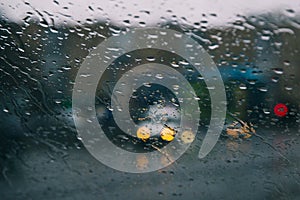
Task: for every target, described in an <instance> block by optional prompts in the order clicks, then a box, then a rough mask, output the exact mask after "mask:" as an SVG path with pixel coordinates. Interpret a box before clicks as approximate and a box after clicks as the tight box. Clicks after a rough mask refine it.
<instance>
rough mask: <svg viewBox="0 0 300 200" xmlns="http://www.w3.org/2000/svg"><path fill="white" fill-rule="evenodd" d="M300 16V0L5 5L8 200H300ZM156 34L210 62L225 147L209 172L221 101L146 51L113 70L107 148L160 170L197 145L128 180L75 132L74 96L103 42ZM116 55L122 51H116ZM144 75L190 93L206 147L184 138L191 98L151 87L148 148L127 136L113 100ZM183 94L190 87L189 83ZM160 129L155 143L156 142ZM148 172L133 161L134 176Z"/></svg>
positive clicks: (180, 62)
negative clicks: (199, 50) (147, 68)
mask: <svg viewBox="0 0 300 200" xmlns="http://www.w3.org/2000/svg"><path fill="white" fill-rule="evenodd" d="M299 11H300V5H299V3H297V2H296V1H280V0H277V1H264V2H260V1H251V2H250V1H249V2H248V3H241V2H240V3H238V2H237V1H228V2H227V3H222V2H220V1H217V2H216V3H208V2H205V1H193V0H191V1H186V2H183V1H177V0H176V1H166V2H165V1H158V3H156V4H152V3H145V2H144V3H141V2H140V1H135V0H130V1H125V2H122V1H103V2H101V3H100V2H97V1H92V0H89V1H79V0H76V1H56V0H55V1H52V2H51V1H49V2H47V3H46V2H44V3H42V2H41V1H35V0H31V1H20V2H12V1H8V0H1V1H0V13H1V18H0V49H1V50H0V94H1V95H0V119H1V121H0V172H1V173H0V195H1V199H83V198H85V199H126V198H128V199H129V198H130V199H141V198H144V199H199V198H200V199H299V198H300V190H299V188H300V182H299V180H300V171H299V167H300V162H299V153H300V144H299V139H300V126H299V125H300V114H299V109H300V105H299V102H300V94H299V89H300V82H299V79H300V56H299V55H300V53H299V47H300V39H299V38H300V16H299V14H298V13H299ZM150 27H152V28H153V27H154V28H163V29H172V30H176V31H178V32H180V33H183V34H185V35H187V36H189V37H191V38H193V39H194V40H195V41H197V42H198V43H199V44H200V45H201V46H202V47H203V48H204V49H205V50H206V51H207V52H208V54H209V55H210V58H211V59H212V60H213V61H214V63H215V64H216V66H217V67H218V70H219V71H220V74H221V77H222V79H223V82H224V87H225V92H226V99H227V105H226V107H227V115H226V120H225V124H224V127H223V131H222V133H221V136H220V138H219V140H218V142H217V144H216V146H215V147H214V148H213V150H212V151H211V152H210V153H209V154H208V155H207V156H206V157H205V158H202V159H199V158H198V153H199V149H200V147H201V145H202V142H203V138H204V137H205V134H206V131H207V129H208V127H209V123H210V119H211V112H212V107H211V101H212V100H211V97H210V91H214V88H211V87H208V86H207V85H206V82H205V81H204V79H205V78H204V77H202V76H201V74H199V73H197V70H195V68H194V67H193V66H192V64H191V63H190V62H188V59H186V58H183V57H182V56H180V55H177V54H175V53H174V52H167V51H163V50H157V49H154V50H153V49H139V50H136V51H131V52H129V53H126V54H124V55H121V56H118V57H115V58H114V62H113V63H112V64H111V65H110V66H109V68H108V70H106V71H105V73H104V74H105V75H104V76H103V78H102V79H101V80H100V81H99V84H98V86H97V91H96V97H95V110H96V116H97V120H98V121H99V124H100V125H101V127H102V128H103V130H105V133H106V135H107V137H108V138H109V140H111V142H112V143H113V144H114V145H116V146H118V147H119V148H122V149H124V150H127V151H129V152H158V153H160V154H161V155H162V158H163V159H162V160H161V162H169V161H170V159H172V158H171V157H170V156H169V155H168V154H167V153H165V152H164V151H163V150H162V148H163V147H165V146H168V145H172V142H173V140H174V141H175V140H177V139H178V140H179V141H181V142H183V143H185V144H190V143H191V146H190V147H189V148H188V150H187V151H186V152H185V153H184V154H183V155H182V156H181V157H180V158H179V159H178V160H175V161H174V162H173V161H172V162H173V163H172V164H171V165H169V166H167V167H165V168H163V169H160V170H157V171H154V172H149V173H136V174H132V173H127V172H121V171H117V170H114V169H112V168H110V167H108V166H106V165H104V164H102V163H101V162H99V161H98V160H96V159H95V158H94V157H93V156H92V155H91V154H90V153H89V151H88V150H87V148H86V146H85V145H84V144H83V142H82V138H80V137H79V136H78V133H77V131H76V127H75V124H74V119H73V114H74V113H72V92H73V87H74V84H75V78H76V75H77V72H78V70H79V68H80V66H81V65H82V63H83V61H84V60H85V58H86V57H87V56H88V54H89V53H90V52H91V51H92V50H93V49H95V48H96V47H97V46H98V45H99V44H100V43H101V42H103V41H104V40H105V39H107V38H109V37H112V36H118V35H122V34H124V33H125V32H127V31H129V30H132V29H133V28H150ZM162 34H163V33H162ZM149 37H154V38H155V37H156V36H155V35H149ZM134 40H135V38H132V41H134ZM178 40H180V35H178ZM122 42H124V43H125V42H128V41H120V43H121V44H122ZM172 42H174V44H176V42H177V41H176V40H174V41H172ZM178 48H189V47H188V46H180V47H178ZM108 51H113V52H121V50H120V49H117V48H115V47H114V46H111V47H108ZM116 54H117V53H116ZM147 63H148V64H149V63H150V64H151V63H158V64H164V65H167V66H169V67H171V68H172V69H175V70H177V71H178V72H180V73H181V74H183V75H184V77H185V79H186V80H188V82H189V83H190V85H191V86H192V87H193V89H194V91H195V94H196V97H195V100H196V101H197V102H198V105H199V108H200V111H201V113H200V122H199V125H198V131H197V134H196V133H192V132H184V133H185V134H186V135H184V134H182V135H180V134H179V133H177V132H178V131H177V128H178V127H179V126H180V120H182V119H181V118H180V115H181V114H182V112H183V111H182V110H181V105H180V102H181V99H180V98H177V97H176V94H174V93H172V91H171V90H169V89H168V88H166V87H164V86H160V85H159V84H155V83H154V84H153V83H152V84H151V83H148V82H145V83H144V85H143V86H142V87H139V88H138V89H137V90H136V91H134V92H133V94H132V96H131V97H130V100H129V101H128V102H129V110H130V112H129V113H130V116H131V118H132V120H133V121H134V122H135V123H136V124H137V126H138V127H143V129H139V130H140V131H141V132H139V134H140V135H139V134H138V133H137V132H133V133H131V134H127V133H126V132H125V131H122V130H121V129H120V128H118V122H115V121H114V117H113V113H112V112H113V108H112V106H111V103H110V102H111V99H110V98H111V96H112V93H113V88H114V86H115V85H116V83H117V81H118V80H119V79H120V78H121V76H122V75H123V74H126V73H127V72H128V73H129V72H130V71H131V70H133V68H135V67H136V66H139V65H142V64H147ZM99 69H100V67H99ZM149 74H150V73H149ZM149 74H148V75H149ZM81 76H84V77H90V76H92V74H81ZM146 76H147V73H146V75H145V77H146ZM155 78H156V79H157V80H165V79H166V80H168V79H167V78H170V77H166V76H164V75H163V74H160V73H157V74H156V75H155ZM126 84H128V83H126V82H125V83H124V85H125V87H126ZM129 86H130V85H128V87H129ZM173 86H174V87H173V89H174V91H176V90H177V91H178V90H179V91H180V89H181V88H182V87H181V83H180V82H179V83H178V85H173ZM116 92H120V93H121V92H122V91H116ZM187 92H189V91H187ZM185 111H186V112H192V111H191V110H185ZM195 112H196V111H195ZM84 120H89V119H84ZM150 130H151V131H153V130H156V131H155V134H152V135H151V136H150V135H149V136H148V131H149V132H150ZM160 130H164V131H165V132H159V131H160ZM149 137H150V139H149ZM194 138H195V140H194ZM193 140H194V141H193ZM92 142H95V141H92ZM174 151H176V149H174ZM110 159H112V160H113V159H114V158H113V157H111V158H110ZM149 162H150V161H149V160H148V158H147V157H144V156H137V158H136V167H137V168H145V167H147V165H149Z"/></svg>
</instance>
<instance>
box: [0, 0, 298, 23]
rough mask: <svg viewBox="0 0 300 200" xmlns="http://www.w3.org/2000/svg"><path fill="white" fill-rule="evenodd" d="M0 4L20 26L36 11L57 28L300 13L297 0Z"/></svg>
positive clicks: (9, 0) (17, 0) (12, 0)
mask: <svg viewBox="0 0 300 200" xmlns="http://www.w3.org/2000/svg"><path fill="white" fill-rule="evenodd" d="M0 2H1V6H0V9H1V14H2V16H3V17H4V18H7V19H8V20H9V21H14V22H18V23H22V19H24V18H25V17H26V16H28V12H31V13H33V15H32V18H35V19H36V20H41V17H39V14H38V12H37V11H39V12H40V13H41V14H43V15H44V17H43V18H44V19H45V20H46V21H48V22H50V21H51V20H50V18H51V16H49V15H48V14H50V15H52V18H53V19H54V22H55V24H57V25H58V24H61V23H64V22H66V23H68V24H75V23H76V21H78V20H80V21H82V22H84V21H85V20H86V19H87V18H91V19H93V20H95V19H97V20H99V21H102V20H105V19H109V20H110V22H111V23H113V24H118V25H124V22H123V21H124V20H129V21H130V22H131V24H133V25H137V24H138V22H140V21H143V22H145V23H146V25H153V24H156V23H158V22H161V17H164V18H166V19H170V18H171V16H172V15H176V16H177V17H178V18H181V17H184V18H186V20H187V21H184V20H181V22H182V23H194V22H199V21H200V20H203V19H204V18H203V16H202V15H203V14H206V16H207V17H206V20H207V21H208V26H226V25H228V23H230V22H233V21H235V20H236V19H237V17H236V16H237V15H238V14H239V15H245V16H248V15H257V14H262V13H268V12H274V11H276V12H280V13H282V14H288V12H286V10H287V9H293V10H294V11H295V12H299V11H300V1H296V0H249V1H246V0H125V1H121V0H111V1H108V0H54V1H53V0H25V1H22V0H0ZM24 2H28V3H29V4H30V5H26V4H25V3H24ZM55 2H57V3H55ZM153 2H156V3H153ZM145 11H147V12H145ZM170 11H171V12H170ZM148 12H150V14H148ZM46 13H48V14H46ZM209 14H216V15H217V16H216V17H215V16H213V15H209ZM134 16H139V18H135V17H134Z"/></svg>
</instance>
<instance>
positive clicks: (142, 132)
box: [136, 126, 150, 142]
mask: <svg viewBox="0 0 300 200" xmlns="http://www.w3.org/2000/svg"><path fill="white" fill-rule="evenodd" d="M136 136H137V137H138V138H139V139H141V140H143V141H144V142H145V141H146V140H148V139H149V138H150V129H149V128H147V127H146V126H142V127H140V128H139V129H138V130H137V131H136Z"/></svg>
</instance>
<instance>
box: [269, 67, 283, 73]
mask: <svg viewBox="0 0 300 200" xmlns="http://www.w3.org/2000/svg"><path fill="white" fill-rule="evenodd" d="M272 70H273V72H274V73H275V74H283V69H282V68H273V69H272Z"/></svg>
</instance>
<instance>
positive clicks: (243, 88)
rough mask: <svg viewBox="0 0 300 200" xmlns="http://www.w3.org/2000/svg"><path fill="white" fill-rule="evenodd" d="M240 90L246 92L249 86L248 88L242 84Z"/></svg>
mask: <svg viewBox="0 0 300 200" xmlns="http://www.w3.org/2000/svg"><path fill="white" fill-rule="evenodd" d="M239 88H240V89H241V90H246V89H247V86H246V85H245V84H241V85H240V86H239Z"/></svg>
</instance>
